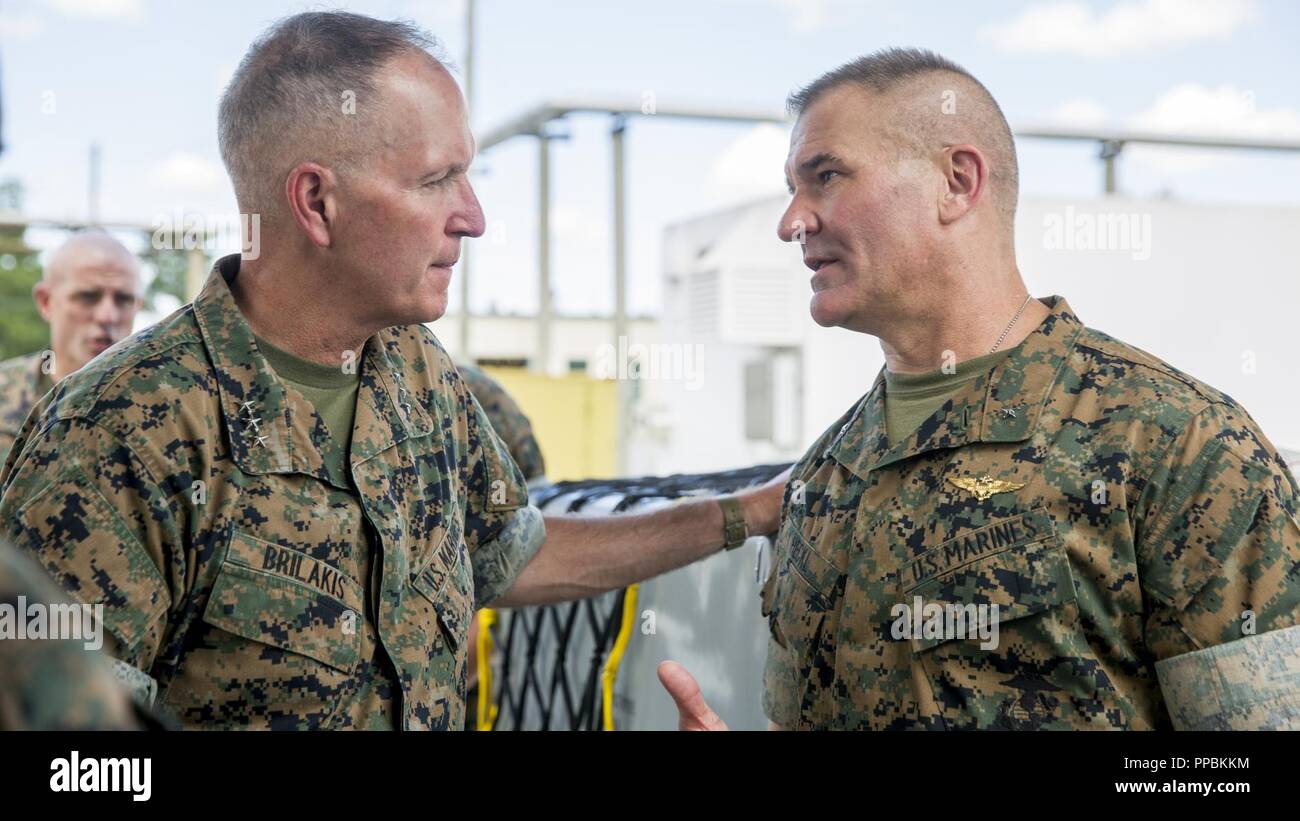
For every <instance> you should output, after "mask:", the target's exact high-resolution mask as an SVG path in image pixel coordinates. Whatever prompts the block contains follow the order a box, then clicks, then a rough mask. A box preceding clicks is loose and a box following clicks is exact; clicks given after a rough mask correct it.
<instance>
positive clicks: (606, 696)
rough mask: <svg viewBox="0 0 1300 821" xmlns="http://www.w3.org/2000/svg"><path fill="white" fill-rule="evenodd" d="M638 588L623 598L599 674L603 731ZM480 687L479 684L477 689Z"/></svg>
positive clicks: (610, 723)
mask: <svg viewBox="0 0 1300 821" xmlns="http://www.w3.org/2000/svg"><path fill="white" fill-rule="evenodd" d="M639 586H640V585H635V584H634V585H631V586H630V587H628V589H627V593H626V594H625V595H624V596H623V623H622V624H621V625H619V628H618V638H616V639H614V647H613V649H611V650H610V651H609V657H608V658H606V659H605V669H604V670H603V671H602V672H601V674H600V683H601V690H602V693H601V695H602V698H601V711H600V712H601V719H602V722H601V724H602V726H601V729H603V730H613V729H614V680H615V679H617V678H618V666H619V664H621V663H622V662H623V651H624V650H626V649H627V643H628V640H629V639H630V638H631V637H632V627H633V625H635V624H636V592H637V588H638V587H639ZM482 686H483V685H482V684H481V683H480V684H479V687H480V688H482ZM480 692H482V690H481V689H480Z"/></svg>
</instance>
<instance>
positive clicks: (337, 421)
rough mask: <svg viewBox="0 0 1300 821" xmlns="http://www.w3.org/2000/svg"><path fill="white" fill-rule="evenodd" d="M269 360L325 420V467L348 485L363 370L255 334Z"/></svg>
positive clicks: (263, 353) (259, 346)
mask: <svg viewBox="0 0 1300 821" xmlns="http://www.w3.org/2000/svg"><path fill="white" fill-rule="evenodd" d="M254 338H255V339H256V340H257V347H258V348H259V349H260V350H261V351H262V355H263V356H265V357H266V361H267V362H269V363H270V364H271V367H272V368H274V369H275V372H276V374H277V375H278V376H279V377H280V379H282V380H283V381H284V383H285V384H286V385H288V386H290V387H292V388H293V389H294V390H296V391H298V393H300V394H302V395H303V398H304V399H306V400H307V401H308V402H309V403H310V404H311V406H312V408H313V409H315V411H316V413H318V414H320V418H321V419H323V420H325V426H326V427H327V428H329V432H330V441H329V442H327V443H324V444H323V445H321V447H320V451H321V456H322V457H323V458H324V460H325V469H326V470H328V471H329V473H330V476H333V477H335V478H337V479H339V480H340V481H341V483H342V484H344V485H349V484H351V483H350V482H349V481H348V480H347V477H348V475H349V471H348V448H349V446H350V445H351V441H352V423H353V421H354V420H355V418H356V413H357V389H358V388H359V387H360V385H361V375H360V374H359V373H345V372H344V371H343V367H342V365H341V364H340V365H322V364H320V363H319V362H312V361H310V360H307V359H303V358H302V357H299V356H295V355H293V354H291V353H289V352H288V351H285V350H283V349H281V348H277V347H275V346H274V345H272V344H271V343H270V342H267V341H266V340H265V339H263V338H262V337H260V336H256V337H254Z"/></svg>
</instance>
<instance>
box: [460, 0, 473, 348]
mask: <svg viewBox="0 0 1300 821" xmlns="http://www.w3.org/2000/svg"><path fill="white" fill-rule="evenodd" d="M465 108H466V110H467V111H469V112H473V110H474V0H466V8H465ZM472 251H473V244H472V243H471V242H470V241H469V240H466V241H465V242H463V243H462V244H461V251H460V350H459V351H458V353H459V356H460V360H461V361H462V362H471V361H472V358H471V356H470V349H469V321H470V311H469V279H470V277H469V272H470V268H471V265H470V262H471V256H472V254H471V252H472Z"/></svg>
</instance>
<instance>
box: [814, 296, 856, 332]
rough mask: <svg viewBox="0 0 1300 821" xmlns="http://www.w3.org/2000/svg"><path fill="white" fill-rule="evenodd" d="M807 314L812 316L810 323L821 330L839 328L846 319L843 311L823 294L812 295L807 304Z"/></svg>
mask: <svg viewBox="0 0 1300 821" xmlns="http://www.w3.org/2000/svg"><path fill="white" fill-rule="evenodd" d="M808 313H809V314H811V315H812V321H813V322H816V323H817V324H818V325H820V326H822V327H823V328H837V327H840V326H841V325H843V324H844V321H845V319H846V318H847V317H846V315H845V312H844V311H842V310H840V309H839V308H837V307H836V306H835V305H834V304H832V301H831V300H829V299H827V298H826V294H825V293H821V294H813V296H812V299H811V300H810V301H809V303H808Z"/></svg>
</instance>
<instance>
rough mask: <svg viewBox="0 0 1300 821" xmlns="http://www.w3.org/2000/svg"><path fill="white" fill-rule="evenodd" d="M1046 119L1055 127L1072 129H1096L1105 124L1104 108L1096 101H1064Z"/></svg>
mask: <svg viewBox="0 0 1300 821" xmlns="http://www.w3.org/2000/svg"><path fill="white" fill-rule="evenodd" d="M1048 119H1049V120H1050V121H1051V122H1052V123H1053V124H1055V125H1060V126H1065V127H1073V128H1097V127H1099V126H1101V125H1104V124H1105V123H1106V108H1105V107H1104V106H1103V105H1102V104H1101V103H1099V102H1097V101H1096V100H1083V99H1078V100H1066V101H1065V102H1063V103H1061V104H1060V105H1059V106H1057V107H1056V108H1055V109H1053V111H1052V112H1051V114H1049V115H1048Z"/></svg>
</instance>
